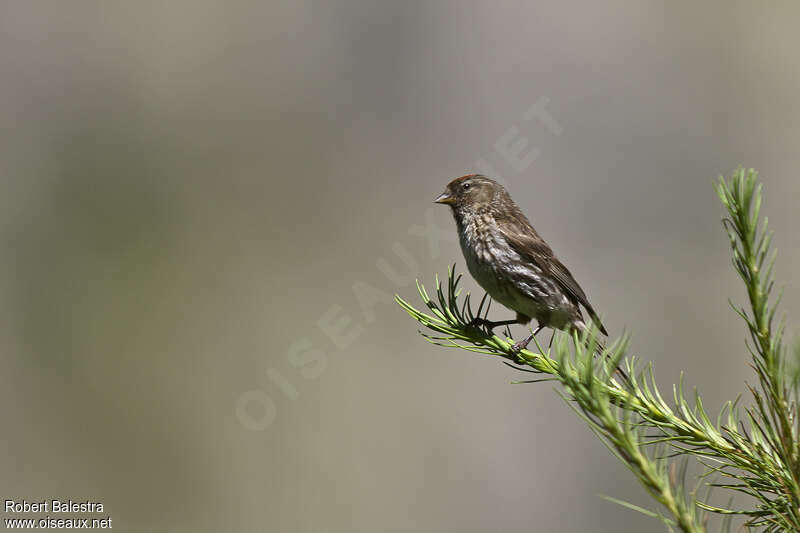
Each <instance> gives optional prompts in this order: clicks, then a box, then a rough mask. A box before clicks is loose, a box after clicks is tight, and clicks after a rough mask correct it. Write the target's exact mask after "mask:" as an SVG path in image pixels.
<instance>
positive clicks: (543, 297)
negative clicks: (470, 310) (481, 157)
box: [434, 174, 608, 351]
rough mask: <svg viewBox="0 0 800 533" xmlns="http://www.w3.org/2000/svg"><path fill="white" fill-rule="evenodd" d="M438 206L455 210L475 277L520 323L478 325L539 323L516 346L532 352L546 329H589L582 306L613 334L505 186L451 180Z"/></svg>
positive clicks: (472, 178)
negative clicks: (532, 343)
mask: <svg viewBox="0 0 800 533" xmlns="http://www.w3.org/2000/svg"><path fill="white" fill-rule="evenodd" d="M434 201H435V202H436V203H439V204H447V205H449V206H450V207H451V209H452V211H453V217H454V218H455V219H456V225H457V226H458V236H459V240H460V242H461V250H462V251H463V252H464V259H466V261H467V268H468V269H469V272H470V274H472V277H474V278H475V281H477V282H478V284H479V285H480V286H481V287H483V289H484V290H485V291H486V292H487V293H489V295H490V296H491V297H492V298H493V299H494V300H496V301H498V302H500V303H501V304H503V305H504V306H506V307H508V308H509V309H511V310H513V311H516V312H517V318H516V319H514V320H504V321H499V322H489V321H486V320H482V319H478V320H477V322H478V323H479V324H482V325H486V326H488V327H489V328H490V329H492V328H495V327H497V326H502V325H508V324H528V323H529V322H530V321H531V319H536V321H537V322H538V326H539V327H538V329H537V330H536V331H535V332H533V333H531V335H530V336H528V337H527V338H526V339H525V340H522V341H520V342H517V343H516V344H514V347H513V349H514V351H519V350H522V349H523V348H525V347H527V346H528V343H530V341H531V339H533V336H534V335H535V334H536V333H538V332H539V331H540V330H541V329H542V328H545V327H548V328H553V329H562V330H566V331H575V330H577V331H583V330H585V329H586V328H587V326H586V323H585V322H584V321H583V315H582V314H581V309H580V308H581V306H583V308H584V309H586V311H587V313H588V314H589V316H590V317H591V318H592V320H593V321H594V322H595V323H596V324H597V327H598V328H599V329H600V331H601V332H602V333H603V334H604V335H607V334H608V333H607V332H606V329H605V328H604V327H603V324H601V323H600V318H599V317H598V316H597V313H595V311H594V309H593V308H592V305H591V304H590V303H589V300H588V299H587V298H586V294H585V293H584V292H583V289H581V287H580V285H578V282H577V281H575V278H574V277H572V274H571V273H570V271H569V270H567V267H565V266H564V264H563V263H561V261H559V260H558V259H557V258H556V256H555V255H554V254H553V251H552V250H551V249H550V247H549V246H548V245H547V243H546V242H544V240H543V239H542V238H541V237H540V236H539V234H538V233H536V230H535V229H533V226H531V223H530V222H529V221H528V219H527V218H526V217H525V215H523V214H522V211H520V209H519V207H517V204H515V203H514V200H512V199H511V196H510V195H509V194H508V192H506V190H505V189H504V188H503V186H502V185H500V184H499V183H497V182H496V181H494V180H492V179H489V178H487V177H486V176H482V175H480V174H469V175H467V176H462V177H460V178H456V179H454V180H453V181H451V182H450V183H449V184H448V185H447V188H446V189H445V191H444V192H443V193H442V194H440V195H439V196H438V197H437V198H436V200H434ZM475 325H478V324H475Z"/></svg>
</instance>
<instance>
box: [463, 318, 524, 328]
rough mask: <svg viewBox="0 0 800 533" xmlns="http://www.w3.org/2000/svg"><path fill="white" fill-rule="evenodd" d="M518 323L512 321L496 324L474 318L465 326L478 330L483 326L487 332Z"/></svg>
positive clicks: (500, 321) (501, 321)
mask: <svg viewBox="0 0 800 533" xmlns="http://www.w3.org/2000/svg"><path fill="white" fill-rule="evenodd" d="M517 323H518V321H517V320H516V319H514V320H498V321H497V322H492V321H491V320H486V319H485V318H481V317H475V318H473V319H472V320H471V321H470V323H469V324H467V326H469V327H471V328H479V327H481V326H484V327H485V328H486V329H488V330H489V331H492V330H493V329H494V328H496V327H497V326H508V325H511V324H517Z"/></svg>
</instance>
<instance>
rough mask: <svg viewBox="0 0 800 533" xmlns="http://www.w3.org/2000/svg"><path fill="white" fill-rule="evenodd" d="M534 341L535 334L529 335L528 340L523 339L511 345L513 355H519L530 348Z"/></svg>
mask: <svg viewBox="0 0 800 533" xmlns="http://www.w3.org/2000/svg"><path fill="white" fill-rule="evenodd" d="M532 340H533V333H531V334H530V335H528V336H527V337H526V338H524V339H522V340H521V341H517V342H515V343H514V344H512V345H511V348H510V350H511V353H512V354H514V355H519V353H520V352H521V351H522V350H524V349H525V348H527V347H528V345H529V344H530V343H531V341H532Z"/></svg>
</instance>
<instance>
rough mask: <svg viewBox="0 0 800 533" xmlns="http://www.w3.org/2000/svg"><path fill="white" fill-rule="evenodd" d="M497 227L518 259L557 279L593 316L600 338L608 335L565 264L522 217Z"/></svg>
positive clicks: (577, 302) (572, 298) (506, 221)
mask: <svg viewBox="0 0 800 533" xmlns="http://www.w3.org/2000/svg"><path fill="white" fill-rule="evenodd" d="M519 215H522V214H521V213H519ZM520 218H521V220H520ZM498 227H499V229H500V233H502V235H503V237H505V239H506V241H507V242H508V244H509V245H510V246H511V247H512V248H513V249H514V250H515V251H516V252H517V253H518V254H519V255H520V257H522V258H523V259H525V260H526V261H530V262H531V263H533V264H535V265H536V266H538V267H539V268H540V269H542V272H544V273H545V274H548V275H549V276H550V277H551V278H553V279H554V280H556V281H557V282H558V284H559V285H560V286H561V288H562V289H563V290H564V292H566V293H567V296H568V297H569V298H570V299H571V300H572V301H573V302H575V303H576V304H580V305H582V306H583V307H585V308H586V311H587V312H588V313H589V316H591V317H592V320H594V322H595V323H596V324H597V326H598V327H599V328H600V331H601V332H602V333H603V335H608V332H607V331H606V328H605V327H604V326H603V324H602V323H601V322H600V317H598V316H597V313H595V311H594V308H593V307H592V304H590V303H589V299H588V298H587V297H586V293H584V292H583V289H581V286H580V285H578V282H577V281H575V278H574V277H573V276H572V273H571V272H570V271H569V270H568V269H567V267H566V266H564V263H562V262H561V261H559V260H558V258H556V256H555V255H554V254H553V250H552V249H550V247H549V246H548V245H547V243H546V242H544V240H543V239H542V238H541V237H540V236H539V234H538V233H536V230H534V229H533V226H531V225H530V223H529V222H528V221H527V219H525V217H524V215H522V216H521V217H519V216H518V217H513V218H506V219H504V220H503V221H502V222H500V223H499V224H498Z"/></svg>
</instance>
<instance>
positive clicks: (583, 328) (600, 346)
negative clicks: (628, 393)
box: [573, 320, 632, 386]
mask: <svg viewBox="0 0 800 533" xmlns="http://www.w3.org/2000/svg"><path fill="white" fill-rule="evenodd" d="M596 324H598V325H599V324H600V321H599V320H597V321H596ZM601 327H602V326H601ZM573 329H574V330H575V331H577V332H578V334H583V333H584V332H590V331H591V330H590V329H589V327H588V326H587V325H586V324H585V323H584V322H583V321H582V320H579V321H577V322H575V324H574V326H573ZM601 332H602V333H603V334H604V335H608V333H606V331H605V328H603V329H602V330H601ZM590 343H591V341H590V340H589V339H587V340H586V346H587V348H588V347H589V345H590ZM594 343H595V355H603V352H605V351H606V345H605V344H604V343H603V342H601V341H600V340H599V339H597V338H595V339H594ZM605 357H606V358H607V359H608V360H609V361H610V360H611V359H612V357H611V355H610V354H608V353H606V354H605ZM614 373H615V374H617V375H618V376H619V377H620V378H621V379H622V380H623V382H624V383H625V385H628V386H630V385H631V384H632V383H631V378H630V376H628V373H627V372H625V371H624V370H623V369H622V367H620V366H619V364H617V367H616V368H615V369H614Z"/></svg>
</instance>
